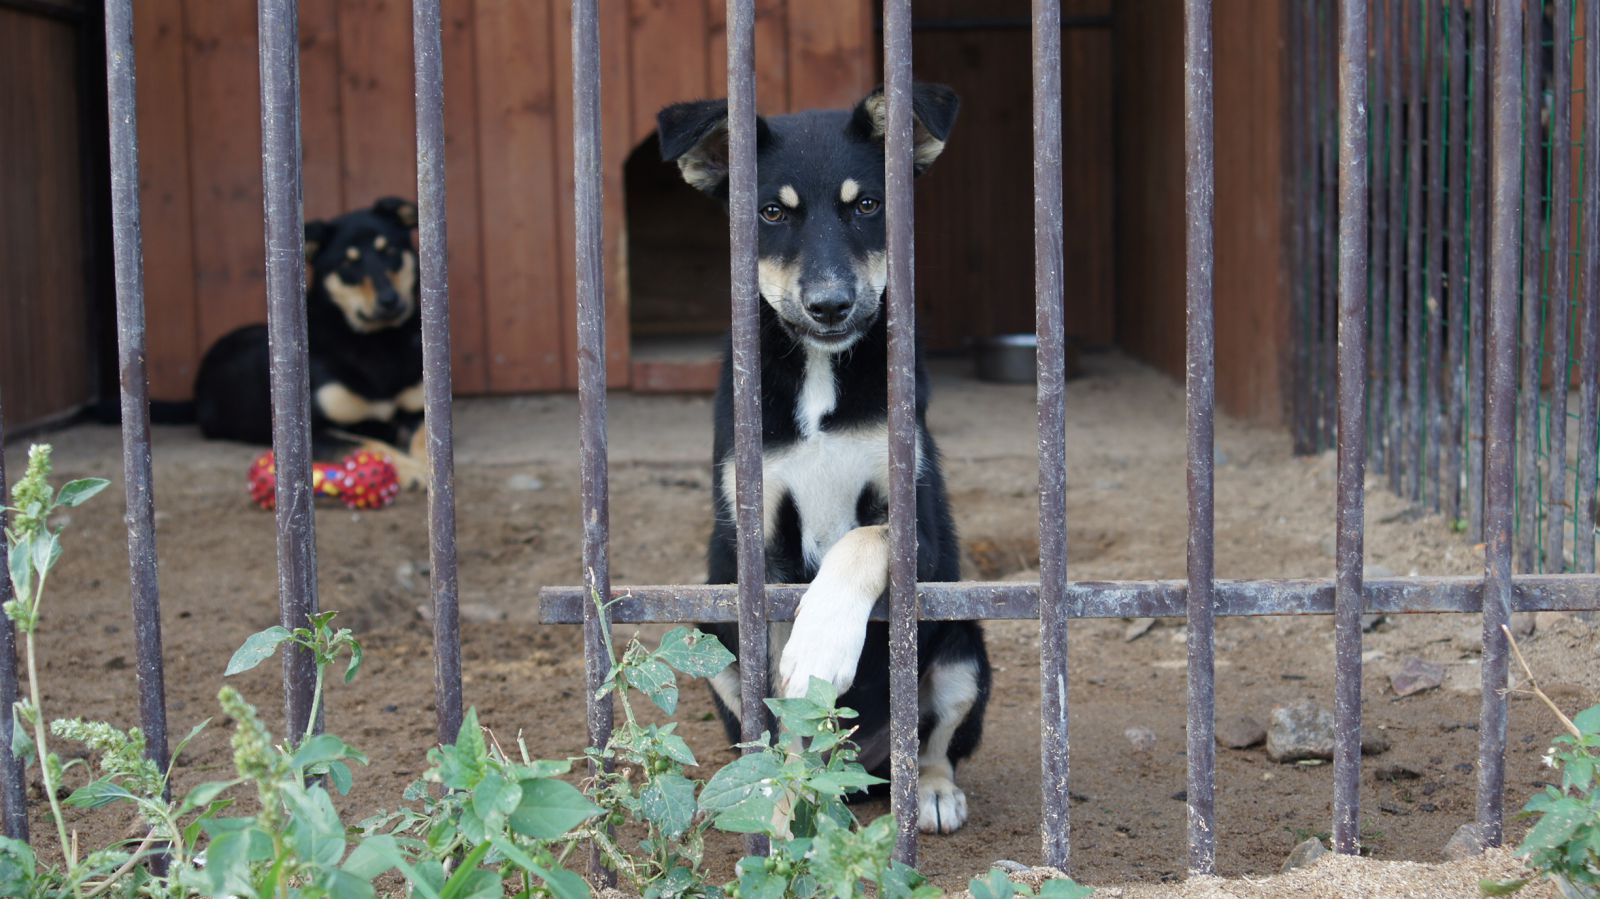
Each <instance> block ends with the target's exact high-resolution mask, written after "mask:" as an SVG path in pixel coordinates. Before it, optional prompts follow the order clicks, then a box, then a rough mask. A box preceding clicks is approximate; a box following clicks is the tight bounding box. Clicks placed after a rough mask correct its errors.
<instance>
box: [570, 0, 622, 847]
mask: <svg viewBox="0 0 1600 899" xmlns="http://www.w3.org/2000/svg"><path fill="white" fill-rule="evenodd" d="M596 2H597V0H573V3H572V171H573V184H574V185H575V188H576V195H575V199H576V200H577V202H576V204H575V206H576V222H575V228H576V230H575V232H574V233H575V235H576V237H577V241H576V247H577V253H576V268H575V269H574V271H575V273H576V275H577V278H576V281H577V288H578V298H577V299H578V431H579V435H578V440H579V444H580V452H581V455H582V459H581V462H580V463H579V472H580V478H581V481H582V489H583V578H584V593H585V596H587V597H594V596H608V595H610V593H611V488H610V480H609V478H610V470H609V467H608V464H609V463H608V455H607V448H606V446H607V444H606V295H605V292H606V285H605V265H604V262H603V259H604V251H603V248H602V246H601V244H602V241H603V240H604V231H603V230H602V225H603V221H602V212H601V208H602V207H601V190H602V185H603V173H602V170H601V167H600V166H601V157H600V152H601V151H600V147H601V144H600V21H599V12H598V10H597V8H596V5H595V4H596ZM609 627H610V625H609V623H608V622H607V619H606V615H605V613H604V612H603V611H602V610H600V609H598V608H596V607H595V603H594V602H593V600H592V598H591V600H590V601H588V602H586V603H584V607H583V653H584V654H583V658H584V681H585V684H586V685H587V686H588V691H587V694H586V699H587V705H588V724H589V744H590V745H591V746H604V745H605V744H606V742H607V741H608V740H610V738H611V726H612V720H613V715H614V710H613V708H612V703H611V698H610V697H609V696H607V697H605V698H600V697H599V696H598V695H597V693H598V690H599V688H600V685H601V684H602V683H603V682H604V680H605V678H606V675H607V674H608V673H609V669H610V662H609V653H608V651H607V649H606V646H607V638H606V631H607V629H608V628H609ZM599 867H600V863H599V853H598V852H596V853H595V855H594V856H593V857H592V858H591V859H590V868H591V869H598V868H599Z"/></svg>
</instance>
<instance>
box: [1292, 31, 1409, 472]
mask: <svg viewBox="0 0 1600 899" xmlns="http://www.w3.org/2000/svg"><path fill="white" fill-rule="evenodd" d="M1371 3H1372V6H1371V9H1370V11H1369V17H1370V20H1371V27H1372V73H1371V76H1370V78H1369V79H1368V83H1369V84H1370V85H1371V93H1370V97H1371V100H1370V102H1371V104H1372V110H1373V112H1372V122H1373V124H1374V127H1373V129H1372V130H1371V132H1370V137H1371V140H1370V141H1369V143H1368V146H1369V148H1370V149H1369V151H1368V152H1369V157H1368V158H1369V161H1370V165H1371V167H1372V175H1371V178H1372V185H1371V193H1370V194H1369V196H1370V198H1371V199H1370V203H1371V205H1372V268H1371V273H1370V277H1369V278H1368V282H1367V283H1368V288H1367V290H1368V293H1369V294H1370V297H1371V299H1370V300H1369V302H1370V304H1371V306H1370V312H1369V316H1370V318H1371V321H1370V323H1369V326H1368V329H1367V330H1368V333H1369V334H1371V337H1370V339H1369V340H1368V342H1367V354H1368V358H1369V359H1371V360H1372V362H1371V364H1372V366H1373V379H1372V385H1371V390H1370V391H1369V396H1370V399H1369V401H1368V403H1369V411H1368V419H1369V420H1371V418H1372V417H1373V413H1372V412H1371V411H1370V410H1371V409H1373V408H1375V409H1376V410H1377V415H1376V417H1377V420H1378V421H1379V422H1380V423H1381V422H1382V421H1383V420H1384V419H1385V417H1386V416H1385V415H1384V409H1385V404H1386V403H1387V402H1388V397H1389V379H1390V375H1389V372H1390V369H1389V344H1388V333H1387V332H1386V331H1385V330H1384V326H1385V323H1386V322H1387V320H1388V302H1389V297H1388V292H1387V290H1386V287H1387V282H1386V281H1385V278H1386V277H1387V275H1386V273H1387V271H1388V266H1389V261H1388V254H1389V193H1388V188H1387V187H1386V184H1387V181H1386V180H1385V179H1386V177H1387V174H1388V173H1387V171H1386V170H1385V168H1384V166H1385V165H1386V164H1387V162H1388V153H1387V147H1386V144H1387V141H1388V130H1387V128H1386V123H1387V113H1390V112H1391V111H1392V107H1389V106H1388V105H1387V103H1386V100H1387V97H1388V95H1387V94H1386V93H1385V91H1387V90H1388V86H1387V85H1388V82H1387V80H1386V77H1387V75H1388V49H1387V48H1388V44H1387V40H1388V31H1387V29H1386V25H1387V18H1388V17H1387V15H1386V12H1385V11H1386V9H1387V8H1388V7H1387V5H1386V4H1385V3H1384V0H1371ZM1291 5H1292V4H1291ZM1385 438H1386V433H1385V431H1384V428H1383V427H1382V426H1381V424H1380V426H1379V427H1377V428H1369V429H1368V431H1367V447H1368V450H1367V452H1368V453H1369V454H1370V456H1371V461H1372V465H1373V467H1374V468H1376V469H1377V470H1378V471H1384V470H1386V469H1387V467H1388V457H1389V447H1388V443H1387V441H1386V439H1385Z"/></svg>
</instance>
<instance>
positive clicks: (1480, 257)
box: [1467, 2, 1490, 541]
mask: <svg viewBox="0 0 1600 899" xmlns="http://www.w3.org/2000/svg"><path fill="white" fill-rule="evenodd" d="M1487 7H1488V4H1487V3H1482V2H1479V3H1474V4H1472V74H1471V78H1472V112H1471V115H1472V125H1471V131H1472V138H1471V140H1472V150H1471V154H1470V155H1471V160H1472V161H1471V167H1472V186H1471V188H1470V192H1471V201H1472V215H1471V224H1470V231H1471V233H1470V234H1469V235H1468V242H1469V246H1470V249H1469V253H1470V254H1471V258H1470V261H1469V262H1468V266H1469V269H1470V270H1469V271H1468V273H1467V278H1468V281H1469V283H1468V285H1467V290H1468V297H1467V308H1468V312H1467V332H1468V338H1467V539H1469V540H1472V541H1479V540H1482V539H1483V442H1484V441H1483V425H1484V422H1483V408H1484V402H1483V387H1484V347H1485V345H1486V341H1485V339H1484V310H1485V309H1486V308H1488V301H1487V299H1486V298H1487V296H1488V283H1489V282H1488V277H1487V275H1486V274H1485V273H1486V271H1487V267H1488V257H1489V254H1488V233H1489V212H1488V210H1489V203H1488V199H1489V190H1490V187H1489V117H1488V109H1489V107H1488V95H1489V82H1488V74H1487V67H1486V60H1487V56H1488V52H1489V51H1488V47H1489V25H1488V22H1489V18H1488V11H1487Z"/></svg>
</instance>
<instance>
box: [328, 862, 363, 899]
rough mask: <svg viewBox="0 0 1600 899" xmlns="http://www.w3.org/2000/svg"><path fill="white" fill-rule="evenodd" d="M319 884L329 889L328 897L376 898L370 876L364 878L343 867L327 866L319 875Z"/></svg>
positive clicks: (350, 898) (344, 898) (340, 898)
mask: <svg viewBox="0 0 1600 899" xmlns="http://www.w3.org/2000/svg"><path fill="white" fill-rule="evenodd" d="M317 885H318V886H319V887H321V888H322V889H323V890H325V891H327V894H328V899H375V897H376V896H377V895H378V891H377V890H375V889H373V887H372V881H371V879H370V878H368V879H365V880H364V879H362V878H360V877H357V876H356V875H354V874H352V873H350V872H349V871H347V870H344V869H341V868H327V869H325V870H323V872H322V873H321V874H320V875H318V877H317Z"/></svg>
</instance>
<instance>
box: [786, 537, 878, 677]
mask: <svg viewBox="0 0 1600 899" xmlns="http://www.w3.org/2000/svg"><path fill="white" fill-rule="evenodd" d="M888 538H889V529H888V527H887V526H886V525H872V526H869V527H860V528H856V529H854V530H852V531H850V532H849V533H847V534H845V535H844V536H843V537H841V538H840V539H839V542H838V543H835V544H834V545H833V547H832V548H831V549H829V550H828V552H827V554H826V555H824V556H823V557H822V565H821V566H819V567H818V569H817V576H816V577H815V578H813V579H812V581H811V586H810V587H809V588H807V590H806V594H805V596H804V597H802V598H801V600H800V606H799V608H797V609H796V610H795V613H794V629H793V630H792V631H790V633H789V642H788V643H787V644H785V645H784V647H783V658H782V660H781V661H780V662H779V663H778V677H779V681H778V684H779V686H778V693H779V695H780V696H784V697H796V696H804V695H806V689H807V688H808V687H810V686H811V678H813V677H820V678H822V679H823V680H825V681H828V682H830V683H832V684H833V686H834V688H835V689H837V690H838V691H839V692H840V693H843V692H844V691H846V690H848V689H850V685H851V684H852V683H854V682H855V678H856V663H857V662H859V661H860V660H861V647H862V644H863V643H865V642H866V639H867V619H868V617H869V616H870V615H871V613H872V605H873V603H875V602H877V601H878V597H879V596H880V595H882V593H883V591H884V588H885V587H886V586H887V585H888V581H889V539H888Z"/></svg>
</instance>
